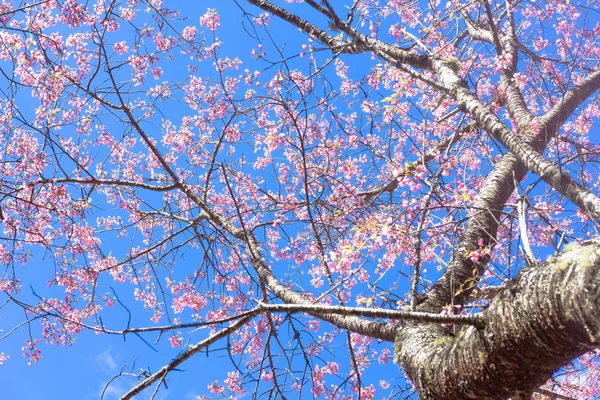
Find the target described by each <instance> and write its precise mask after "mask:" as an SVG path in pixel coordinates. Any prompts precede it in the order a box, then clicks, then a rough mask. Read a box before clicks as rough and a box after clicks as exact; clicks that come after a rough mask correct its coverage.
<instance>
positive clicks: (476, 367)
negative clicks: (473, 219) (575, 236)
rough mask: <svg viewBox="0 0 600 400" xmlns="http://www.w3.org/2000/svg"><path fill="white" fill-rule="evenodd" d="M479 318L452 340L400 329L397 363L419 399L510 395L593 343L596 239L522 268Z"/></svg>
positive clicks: (599, 296)
mask: <svg viewBox="0 0 600 400" xmlns="http://www.w3.org/2000/svg"><path fill="white" fill-rule="evenodd" d="M483 314H484V315H485V321H486V322H485V328H483V329H481V330H478V329H476V328H475V327H468V328H463V329H462V330H460V331H459V332H458V333H457V334H456V335H453V334H451V333H448V328H444V327H442V326H441V325H439V324H438V325H436V324H415V323H407V324H405V325H404V326H403V327H402V328H401V330H400V331H399V334H398V336H397V338H396V357H397V361H398V362H399V363H400V364H401V365H402V366H403V367H404V369H405V371H406V373H407V374H408V376H409V377H410V379H411V380H412V381H413V383H414V384H415V386H416V387H417V389H418V391H419V395H420V398H421V399H436V400H441V399H505V398H508V397H513V398H517V396H522V394H523V393H531V392H532V391H533V390H534V389H535V388H537V387H539V386H540V385H542V384H543V383H544V382H545V381H546V380H548V378H550V376H551V375H552V373H554V372H555V371H556V370H557V369H559V368H560V367H561V366H562V365H564V364H565V363H567V362H568V361H570V360H572V359H573V358H575V357H577V356H579V355H581V354H583V353H585V352H587V351H590V350H592V349H594V348H596V347H598V346H600V242H598V241H595V242H592V243H588V244H586V245H585V246H583V247H580V246H575V245H571V246H568V248H567V250H566V251H564V252H563V253H561V254H560V255H558V256H556V257H550V258H549V259H548V260H546V261H545V262H543V263H541V264H540V265H536V266H532V267H528V268H525V269H523V270H522V271H521V272H520V273H519V275H518V276H517V277H516V278H515V279H514V280H513V281H512V282H511V283H509V284H508V285H507V286H506V287H505V288H504V289H503V290H502V291H501V292H500V293H499V294H498V295H497V296H496V297H494V298H493V299H492V300H491V301H490V303H489V307H488V308H487V309H486V310H485V311H484V312H483Z"/></svg>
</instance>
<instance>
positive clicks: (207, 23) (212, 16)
mask: <svg viewBox="0 0 600 400" xmlns="http://www.w3.org/2000/svg"><path fill="white" fill-rule="evenodd" d="M220 24H221V18H220V17H219V14H217V12H216V11H215V10H214V9H212V8H209V9H208V10H206V13H205V14H204V15H203V16H201V17H200V26H202V27H204V28H208V29H210V30H211V31H216V30H217V28H218V27H219V25H220Z"/></svg>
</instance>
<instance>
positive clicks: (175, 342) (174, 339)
mask: <svg viewBox="0 0 600 400" xmlns="http://www.w3.org/2000/svg"><path fill="white" fill-rule="evenodd" d="M182 341H183V339H182V338H181V337H180V336H179V332H177V333H176V334H175V335H172V336H170V337H169V342H171V346H173V347H179V346H181V342H182Z"/></svg>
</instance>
